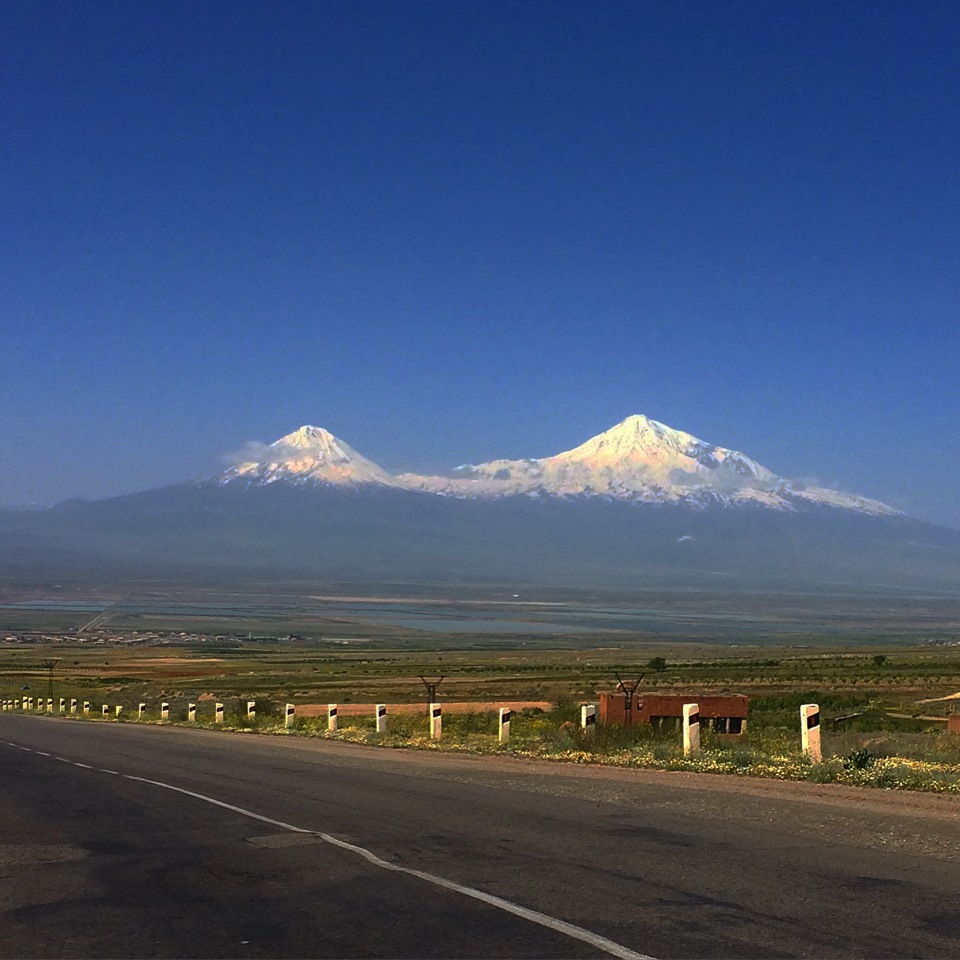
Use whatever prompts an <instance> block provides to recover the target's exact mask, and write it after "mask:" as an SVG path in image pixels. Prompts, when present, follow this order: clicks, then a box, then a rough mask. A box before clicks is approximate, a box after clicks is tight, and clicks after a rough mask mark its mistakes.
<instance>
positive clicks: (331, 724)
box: [327, 703, 340, 733]
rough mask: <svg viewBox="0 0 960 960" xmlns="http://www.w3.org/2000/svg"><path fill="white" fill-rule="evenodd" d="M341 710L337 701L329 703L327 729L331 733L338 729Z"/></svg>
mask: <svg viewBox="0 0 960 960" xmlns="http://www.w3.org/2000/svg"><path fill="white" fill-rule="evenodd" d="M339 719H340V717H339V711H338V710H337V705H336V704H335V703H328V704H327V730H328V731H329V732H330V733H335V732H336V730H337V726H338V722H339Z"/></svg>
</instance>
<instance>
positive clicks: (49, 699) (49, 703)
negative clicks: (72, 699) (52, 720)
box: [47, 697, 53, 713]
mask: <svg viewBox="0 0 960 960" xmlns="http://www.w3.org/2000/svg"><path fill="white" fill-rule="evenodd" d="M47 713H53V697H47Z"/></svg>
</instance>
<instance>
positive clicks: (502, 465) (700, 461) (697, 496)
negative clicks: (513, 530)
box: [400, 414, 898, 515]
mask: <svg viewBox="0 0 960 960" xmlns="http://www.w3.org/2000/svg"><path fill="white" fill-rule="evenodd" d="M400 480H402V481H403V483H404V484H405V485H406V486H408V487H410V488H413V489H419V490H423V491H426V492H430V493H438V494H442V495H445V496H455V497H483V498H498V497H504V496H516V495H518V494H523V495H527V496H535V497H538V496H559V497H576V496H602V497H610V498H613V499H618V500H632V501H635V502H645V503H677V504H685V505H687V506H692V507H697V508H703V507H707V506H713V505H722V506H728V505H733V504H738V503H750V504H756V505H759V506H765V507H771V508H774V509H779V510H795V509H798V508H799V507H802V506H803V505H805V504H806V505H813V504H818V505H825V506H832V507H837V508H841V509H849V510H855V511H857V512H859V513H872V514H878V515H879V514H887V515H894V514H896V513H898V511H896V510H894V509H893V508H892V507H888V506H887V505H886V504H883V503H879V502H878V501H876V500H868V499H866V498H865V497H854V496H851V495H849V494H845V493H841V492H840V491H836V490H827V489H826V488H821V487H809V486H807V487H797V488H796V489H794V487H793V485H792V484H791V483H790V481H788V480H785V479H784V478H782V477H779V476H777V475H776V474H775V473H773V472H772V471H770V470H768V469H767V468H766V467H764V466H762V465H761V464H759V463H757V462H756V461H755V460H751V459H750V457H748V456H746V455H745V454H743V453H740V451H738V450H731V449H728V448H726V447H719V446H716V445H715V444H711V443H706V442H705V441H703V440H700V439H698V438H697V437H695V436H693V435H692V434H689V433H685V432H684V431H682V430H674V429H673V428H672V427H668V426H667V425H666V424H663V423H660V422H659V421H657V420H651V419H650V418H649V417H645V416H643V415H642V414H634V415H632V416H629V417H627V418H626V419H625V420H623V421H621V422H620V423H618V424H616V425H615V426H613V427H611V428H610V429H609V430H606V431H604V432H603V433H600V434H598V435H597V436H595V437H591V438H590V439H589V440H587V441H586V442H585V443H582V444H580V446H578V447H574V448H573V449H572V450H567V451H565V452H563V453H558V454H555V455H554V456H550V457H542V458H539V459H534V460H493V461H491V462H489V463H481V464H476V465H465V466H462V467H458V468H457V470H456V471H455V476H454V477H453V478H446V477H418V476H415V475H412V474H405V475H403V476H402V477H400Z"/></svg>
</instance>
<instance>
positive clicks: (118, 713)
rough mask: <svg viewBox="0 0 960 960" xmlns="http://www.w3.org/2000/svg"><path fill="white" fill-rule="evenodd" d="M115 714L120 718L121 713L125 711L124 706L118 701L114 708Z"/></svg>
mask: <svg viewBox="0 0 960 960" xmlns="http://www.w3.org/2000/svg"><path fill="white" fill-rule="evenodd" d="M113 709H114V716H115V717H116V718H117V719H118V720H119V719H120V714H121V713H123V707H121V706H120V704H119V703H118V704H117V705H116V706H115V707H114V708H113Z"/></svg>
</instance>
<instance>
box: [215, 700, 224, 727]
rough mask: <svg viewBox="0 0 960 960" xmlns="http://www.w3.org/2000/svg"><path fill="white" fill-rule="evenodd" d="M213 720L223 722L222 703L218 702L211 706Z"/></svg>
mask: <svg viewBox="0 0 960 960" xmlns="http://www.w3.org/2000/svg"><path fill="white" fill-rule="evenodd" d="M213 720H214V722H215V723H223V704H222V703H218V704H216V706H215V707H214V708H213Z"/></svg>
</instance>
